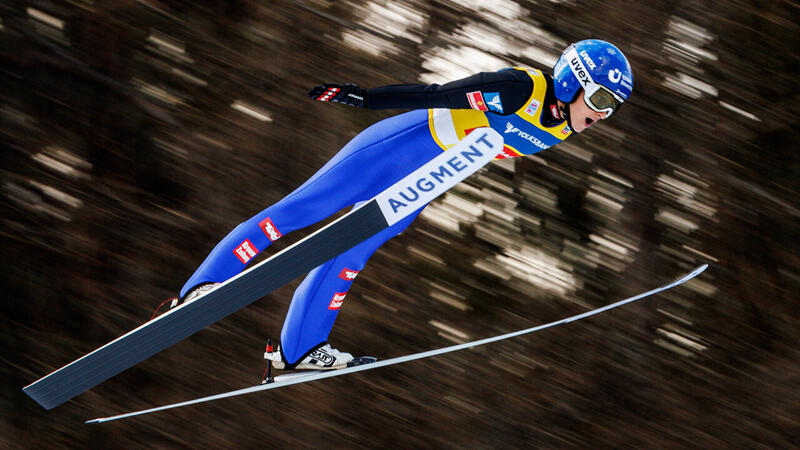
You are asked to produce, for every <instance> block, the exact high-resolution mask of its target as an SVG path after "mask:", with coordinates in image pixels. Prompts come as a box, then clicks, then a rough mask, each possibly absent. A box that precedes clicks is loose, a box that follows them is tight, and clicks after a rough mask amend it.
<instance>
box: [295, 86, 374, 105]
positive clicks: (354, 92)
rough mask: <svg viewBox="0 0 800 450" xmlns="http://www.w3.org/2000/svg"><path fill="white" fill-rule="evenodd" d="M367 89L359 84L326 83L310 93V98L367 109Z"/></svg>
mask: <svg viewBox="0 0 800 450" xmlns="http://www.w3.org/2000/svg"><path fill="white" fill-rule="evenodd" d="M366 93H367V91H366V89H361V86H359V85H357V84H334V83H325V84H323V85H322V86H317V87H315V88H313V89H311V90H310V91H309V92H308V96H309V97H311V98H313V99H316V100H319V101H321V102H335V103H344V104H345V105H350V106H357V107H359V108H366V106H367V104H366V100H365V98H366Z"/></svg>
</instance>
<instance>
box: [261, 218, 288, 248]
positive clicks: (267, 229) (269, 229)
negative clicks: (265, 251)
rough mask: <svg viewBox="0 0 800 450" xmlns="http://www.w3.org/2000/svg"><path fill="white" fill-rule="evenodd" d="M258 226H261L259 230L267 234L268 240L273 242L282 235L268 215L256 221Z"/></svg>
mask: <svg viewBox="0 0 800 450" xmlns="http://www.w3.org/2000/svg"><path fill="white" fill-rule="evenodd" d="M258 227H259V228H261V231H263V232H264V234H266V235H267V238H268V239H269V240H270V242H275V241H277V240H278V239H280V238H281V237H282V236H283V235H282V234H281V232H280V231H278V227H276V226H275V224H274V223H272V219H270V218H269V217H267V218H266V219H264V220H262V221H261V222H258Z"/></svg>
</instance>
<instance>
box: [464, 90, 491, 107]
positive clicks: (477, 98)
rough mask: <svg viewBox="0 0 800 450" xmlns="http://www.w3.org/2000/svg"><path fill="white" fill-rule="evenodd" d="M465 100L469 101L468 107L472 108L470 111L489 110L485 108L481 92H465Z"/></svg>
mask: <svg viewBox="0 0 800 450" xmlns="http://www.w3.org/2000/svg"><path fill="white" fill-rule="evenodd" d="M467 100H469V106H470V107H472V109H477V110H478V111H488V110H489V108H488V107H487V106H486V102H485V101H484V100H483V94H481V91H473V92H467Z"/></svg>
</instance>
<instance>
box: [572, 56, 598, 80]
mask: <svg viewBox="0 0 800 450" xmlns="http://www.w3.org/2000/svg"><path fill="white" fill-rule="evenodd" d="M569 64H570V67H572V73H574V74H575V76H576V77H578V81H580V82H581V86H583V87H586V86H587V85H590V84H592V83H594V81H593V80H592V77H591V75H589V71H588V70H586V68H585V67H583V63H582V62H581V60H580V58H578V57H577V56H576V57H573V58H572V59H571V60H570V61H569Z"/></svg>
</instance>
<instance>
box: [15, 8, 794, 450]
mask: <svg viewBox="0 0 800 450" xmlns="http://www.w3.org/2000/svg"><path fill="white" fill-rule="evenodd" d="M798 12H800V6H798V3H797V2H796V1H788V0H786V1H726V2H712V1H699V2H698V1H687V0H677V1H663V0H661V1H649V2H628V1H621V0H614V1H603V2H589V1H569V0H565V1H522V0H519V1H514V0H489V1H475V0H469V1H460V2H453V1H446V0H442V1H429V2H423V1H415V0H404V1H384V0H372V1H366V0H365V1H344V0H343V1H326V0H274V1H273V0H270V1H256V0H238V1H237V0H228V1H225V0H218V1H213V0H195V1H159V0H103V1H92V0H67V1H24V0H6V1H4V2H3V3H2V5H0V42H2V47H0V51H1V52H2V70H1V71H0V86H1V87H0V121H1V122H0V123H2V128H1V132H2V141H1V142H2V153H0V161H2V167H1V168H0V176H1V177H2V179H1V180H0V189H1V192H0V208H2V225H1V226H0V232H1V233H2V270H0V279H2V285H1V289H2V297H3V299H4V300H3V301H2V328H0V330H1V334H0V339H1V340H2V346H3V348H4V350H3V351H2V366H1V367H2V369H0V370H2V379H3V383H2V396H0V402H1V403H0V405H2V407H1V408H0V414H1V415H2V419H1V420H0V447H2V448H18V447H32V448H33V447H35V448H46V447H154V446H158V447H200V448H210V447H214V448H237V447H261V448H263V447H267V448H269V447H288V446H302V447H345V446H348V447H349V446H357V447H384V446H389V445H391V446H400V447H423V448H424V447H440V448H448V447H454V448H475V447H478V448H496V447H504V448H512V447H571V446H582V447H594V446H603V447H640V448H642V447H678V446H680V447H704V448H717V447H778V448H779V447H783V448H786V447H794V446H800V438H799V436H800V433H798V430H800V419H799V418H800V402H798V398H800V395H799V394H798V392H800V366H799V365H798V362H799V361H800V354H799V353H798V325H800V323H799V320H798V294H797V292H798V290H799V289H800V263H799V259H798V249H799V248H800V245H798V241H799V240H800V233H799V232H798V217H799V216H800V202H799V201H798V175H800V154H799V153H798V137H799V136H798V135H799V133H798V126H799V125H800V121H799V118H800V114H798V100H800V95H799V91H798V87H797V86H798V76H797V75H798V63H800V59H799V56H798V49H800V26H799V25H798V22H800V20H799V19H800V14H798ZM589 37H595V38H600V39H606V40H609V41H611V42H613V43H615V44H616V45H617V46H619V47H620V48H621V49H622V50H623V51H624V52H625V53H626V54H627V56H628V58H629V59H630V60H631V63H632V65H633V68H634V73H635V89H634V94H633V96H632V98H631V100H630V101H629V102H628V103H626V104H625V106H624V107H623V108H622V109H621V111H620V112H619V113H617V114H616V115H615V117H614V118H613V120H609V121H607V122H602V123H600V124H598V126H596V127H592V129H591V130H589V131H588V132H586V133H584V134H582V135H579V136H575V137H573V138H571V139H570V140H569V141H567V142H565V143H563V144H561V145H559V146H558V147H556V148H554V149H551V150H548V151H545V152H543V153H541V154H539V155H536V156H533V157H527V158H518V159H515V160H506V161H503V162H496V163H493V164H491V165H490V166H489V167H488V168H486V169H484V170H483V171H482V172H480V173H479V174H478V175H476V176H474V177H472V178H471V179H469V180H468V181H467V182H465V183H463V184H462V185H461V186H459V187H457V188H456V189H455V190H454V191H451V192H450V193H448V194H447V195H446V196H445V197H444V198H443V199H440V201H437V202H436V203H435V204H434V205H432V206H430V207H429V208H428V209H427V210H426V211H425V212H424V213H423V215H422V216H421V217H420V219H418V220H417V221H416V223H415V225H414V226H412V227H411V228H410V229H409V230H408V231H407V232H405V233H404V234H403V235H401V236H400V237H398V238H396V239H395V240H393V241H390V242H389V243H388V244H387V245H385V246H384V247H383V248H382V249H381V250H380V251H378V253H377V254H376V255H375V256H374V257H373V258H372V260H371V261H370V264H369V265H368V266H367V269H366V270H364V271H363V272H362V274H361V275H360V276H359V279H358V282H357V283H356V284H355V285H354V287H353V289H352V290H351V291H350V293H349V295H348V297H347V301H346V303H345V305H344V307H343V311H342V314H341V315H340V318H339V320H338V323H337V325H336V327H335V328H334V331H333V333H332V335H331V342H332V343H333V344H334V346H335V347H338V348H340V349H342V350H345V351H351V352H353V353H356V354H368V355H376V356H379V357H382V358H388V357H393V356H400V355H403V354H408V353H413V352H417V351H422V350H427V349H432V348H436V347H441V346H445V345H450V344H452V343H454V342H464V341H468V340H474V339H480V338H483V337H488V336H492V335H495V334H500V333H505V332H510V331H514V330H517V329H522V328H527V327H531V326H534V325H536V324H540V323H545V322H549V321H552V320H555V319H558V318H562V317H566V316H569V315H573V314H577V313H580V312H583V311H586V310H587V309H589V308H592V307H597V306H601V305H603V304H606V303H610V302H612V301H616V300H619V299H622V298H625V297H628V296H630V295H633V294H636V293H639V292H642V291H646V290H649V289H651V288H653V287H656V286H658V285H660V284H662V283H663V282H665V281H668V280H670V279H672V278H673V277H674V276H677V275H679V274H681V273H684V272H686V271H688V270H689V269H690V268H692V267H694V266H696V265H699V264H700V263H709V264H710V265H711V267H710V269H709V270H708V271H707V272H706V273H705V274H703V275H702V276H701V277H700V278H699V279H698V280H696V281H692V282H690V283H687V285H685V286H684V287H681V288H678V289H675V290H673V291H670V292H668V293H666V294H663V295H659V296H657V297H654V298H651V299H649V300H647V301H644V302H641V303H638V304H635V305H631V306H629V307H625V308H623V309H620V310H615V311H613V312H609V313H605V314H603V315H600V316H596V317H593V318H591V319H587V320H585V321H580V322H575V323H571V324H569V325H564V326H560V327H558V328H554V329H549V330H546V331H543V332H541V333H536V334H533V335H527V336H524V337H521V338H517V339H514V340H512V341H504V342H502V343H498V344H494V345H491V346H487V347H479V348H477V349H474V350H472V351H464V352H460V353H456V354H450V355H447V356H442V357H438V358H435V359H430V360H423V361H420V362H415V363H411V364H407V365H404V366H400V367H392V368H386V369H380V370H376V371H372V372H369V373H367V374H364V375H353V376H349V377H343V378H337V379H333V380H327V381H323V382H318V383H313V384H310V385H302V386H295V387H290V388H286V389H283V390H279V391H271V392H268V393H260V394H255V395H250V396H245V397H240V398H237V399H232V400H225V401H220V402H217V403H212V404H207V405H202V406H195V407H188V408H184V409H180V410H174V411H170V412H165V413H160V414H155V415H152V416H146V417H144V418H136V419H131V420H128V421H124V422H115V423H110V424H106V425H96V426H89V425H83V424H82V422H83V420H86V419H89V418H93V417H98V416H104V415H110V414H117V413H121V412H126V411H129V410H134V409H142V408H147V407H151V406H156V405H161V404H165V403H171V402H176V401H182V400H187V399H190V398H194V397H198V396H205V395H210V394H215V393H219V392H222V391H225V390H230V389H236V388H241V387H245V386H248V385H251V384H256V383H258V381H260V376H261V373H262V371H263V369H264V367H265V364H264V361H263V359H262V352H263V345H264V342H265V339H266V338H267V337H268V336H271V337H273V339H277V338H278V335H279V332H280V328H281V325H282V320H283V317H284V314H285V312H286V308H287V306H288V304H289V299H290V298H291V292H292V290H293V288H294V287H295V286H296V285H297V283H298V282H299V280H298V281H295V282H294V283H292V284H291V285H289V286H286V287H284V288H282V289H280V290H279V291H277V292H275V293H273V294H271V295H269V296H268V297H266V298H264V299H262V300H260V301H259V302H256V303H255V304H253V305H251V306H250V307H249V308H247V309H245V310H243V311H240V312H239V313H237V314H235V315H233V316H231V317H229V318H227V319H225V320H223V321H221V322H220V323H218V324H216V325H214V326H212V327H210V328H208V329H207V330H204V331H202V332H201V333H198V334H197V335H195V336H193V337H191V338H190V339H188V340H186V341H184V342H181V343H179V344H177V345H175V346H173V347H172V348H170V349H168V350H167V351H164V352H163V353H161V354H158V355H156V356H155V357H153V358H151V359H150V360H147V361H145V362H144V363H142V364H140V365H138V366H137V367H135V368H133V369H131V370H128V371H127V372H125V373H123V374H122V375H120V376H117V377H115V378H113V379H112V380H110V381H108V382H106V383H104V384H102V385H100V386H99V387H97V388H95V389H93V390H92V391H90V392H87V393H85V394H83V395H81V396H79V397H77V398H76V399H75V400H74V401H72V402H70V403H68V404H65V405H62V406H61V407H59V408H57V409H54V410H52V411H49V412H46V411H44V410H42V409H41V408H39V406H38V405H36V404H35V403H34V402H33V401H31V400H30V399H28V398H27V396H25V395H24V394H23V393H22V392H21V388H22V387H23V386H25V385H27V384H28V383H30V382H32V381H34V380H36V379H37V378H39V377H41V376H43V375H45V374H47V373H49V372H50V371H52V370H54V369H56V368H58V367H60V366H62V365H63V364H65V363H68V362H70V361H72V360H73V359H75V358H76V357H78V356H81V355H82V354H84V353H86V352H88V351H91V350H93V349H95V348H97V347H98V346H100V345H102V344H104V343H105V342H107V341H109V340H111V339H112V338H115V337H116V336H118V335H120V334H122V333H124V332H127V331H128V330H130V329H132V328H134V327H136V326H138V325H139V324H141V323H142V322H144V321H145V320H147V319H148V318H149V317H150V315H151V313H152V310H153V309H154V308H155V307H156V305H158V303H159V302H160V301H161V300H163V299H164V298H167V297H170V296H172V295H175V294H176V292H177V290H178V289H179V287H180V286H181V285H182V284H183V282H184V281H185V280H186V278H187V277H188V276H189V275H190V274H191V272H192V271H193V270H194V268H195V267H196V266H197V265H198V264H199V263H200V262H201V261H202V260H203V258H204V257H205V255H206V254H207V253H208V251H209V250H210V249H211V248H212V247H213V246H214V245H215V244H216V242H217V241H218V240H219V239H220V238H222V237H223V236H224V235H225V234H226V233H227V232H228V231H229V230H230V229H231V228H233V227H234V226H236V225H237V224H238V223H239V222H240V221H242V220H244V219H246V218H248V217H250V216H251V215H252V214H254V213H255V212H257V211H260V210H261V209H263V208H264V207H266V206H267V205H269V204H271V203H272V202H275V201H277V200H278V199H280V198H281V197H282V196H284V195H285V194H287V193H288V192H290V191H291V190H292V189H293V188H295V187H296V186H298V185H299V184H300V183H302V182H303V181H304V180H305V179H306V178H307V177H309V176H310V175H311V174H313V173H314V172H315V171H316V169H318V168H319V167H320V166H321V165H322V164H323V163H324V162H325V161H326V160H328V159H329V158H330V157H331V156H332V155H334V154H335V152H336V151H337V150H338V149H339V148H340V147H341V146H342V145H344V144H345V143H346V142H347V141H348V140H349V139H350V138H352V137H353V136H354V135H355V134H357V133H358V132H359V131H360V130H362V129H363V128H365V127H366V126H368V125H369V124H371V123H373V122H376V121H378V120H380V119H382V118H384V117H387V116H388V115H390V114H394V113H396V112H394V111H369V110H357V109H354V108H348V107H343V106H337V105H326V104H322V103H315V102H313V101H311V100H310V99H308V98H307V97H306V92H307V91H308V89H309V88H310V87H312V86H314V85H316V84H319V83H321V82H324V81H334V82H353V83H358V84H360V85H362V86H365V87H374V86H379V85H384V84H394V83H416V82H420V83H434V82H437V83H443V82H446V81H449V80H453V79H457V78H460V77H462V76H466V75H469V74H472V73H475V72H479V71H493V70H498V69H501V68H504V67H508V66H512V65H525V66H531V67H535V68H540V69H543V70H548V71H549V69H550V68H551V67H552V65H553V63H554V62H555V60H556V58H557V57H558V55H559V54H560V52H561V50H562V49H563V48H564V47H565V46H566V45H567V44H569V43H570V42H573V41H576V40H580V39H584V38H589ZM304 234H305V233H303V232H299V233H295V234H293V235H292V236H291V237H290V238H288V239H284V240H282V241H281V242H280V243H279V244H280V245H276V246H275V248H281V247H282V246H285V245H286V244H287V243H290V242H293V241H294V240H296V238H299V237H302V236H303V235H304ZM265 253H267V254H272V253H273V252H265Z"/></svg>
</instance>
